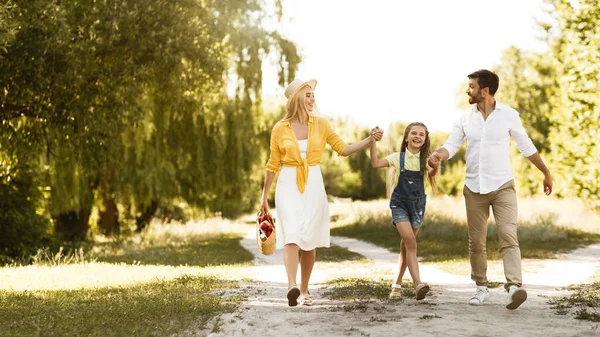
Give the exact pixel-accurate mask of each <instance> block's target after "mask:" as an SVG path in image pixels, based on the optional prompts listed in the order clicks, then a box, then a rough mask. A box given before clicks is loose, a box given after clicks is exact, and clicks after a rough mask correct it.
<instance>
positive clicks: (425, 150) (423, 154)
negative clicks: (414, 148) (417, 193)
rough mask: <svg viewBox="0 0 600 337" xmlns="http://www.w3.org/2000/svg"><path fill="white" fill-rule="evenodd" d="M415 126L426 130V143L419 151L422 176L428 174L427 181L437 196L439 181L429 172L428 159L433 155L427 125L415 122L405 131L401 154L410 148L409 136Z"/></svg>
mask: <svg viewBox="0 0 600 337" xmlns="http://www.w3.org/2000/svg"><path fill="white" fill-rule="evenodd" d="M414 126H421V127H423V128H424V129H425V141H424V142H423V146H421V150H419V152H420V154H419V160H420V161H421V175H423V174H427V180H429V185H431V190H432V192H433V194H437V192H438V187H437V180H436V178H435V175H434V176H430V175H429V172H428V171H427V157H429V155H430V154H431V140H430V139H429V129H427V126H425V124H423V123H421V122H414V123H410V124H408V126H407V127H406V129H404V137H403V138H402V145H401V146H400V152H404V151H406V148H407V147H408V141H407V138H408V134H409V133H410V130H411V129H412V128H413V127H414Z"/></svg>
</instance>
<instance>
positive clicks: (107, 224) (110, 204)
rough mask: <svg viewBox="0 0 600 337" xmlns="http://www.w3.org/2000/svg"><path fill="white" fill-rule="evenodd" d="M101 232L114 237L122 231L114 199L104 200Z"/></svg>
mask: <svg viewBox="0 0 600 337" xmlns="http://www.w3.org/2000/svg"><path fill="white" fill-rule="evenodd" d="M100 230H101V231H102V233H103V234H105V235H112V234H116V233H119V232H120V231H121V227H120V224H119V211H118V210H117V204H116V203H115V200H114V199H112V198H111V199H105V200H104V211H101V212H100Z"/></svg>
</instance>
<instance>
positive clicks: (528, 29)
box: [263, 0, 545, 131]
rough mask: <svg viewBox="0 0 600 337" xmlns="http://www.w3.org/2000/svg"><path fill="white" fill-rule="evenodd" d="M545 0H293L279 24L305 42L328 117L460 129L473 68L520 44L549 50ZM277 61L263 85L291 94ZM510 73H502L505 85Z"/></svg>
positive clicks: (303, 73)
mask: <svg viewBox="0 0 600 337" xmlns="http://www.w3.org/2000/svg"><path fill="white" fill-rule="evenodd" d="M542 4H543V0H452V1H450V0H418V1H417V0H412V1H410V0H370V1H364V0H284V19H283V22H282V23H281V24H280V25H279V26H278V30H279V31H280V32H282V33H283V34H284V36H286V37H287V38H289V39H290V40H292V41H294V42H295V43H296V45H297V46H298V47H299V50H300V53H301V55H302V57H303V61H302V63H301V64H300V67H299V71H298V73H297V77H298V78H300V79H303V80H308V79H311V78H316V79H317V80H318V85H317V90H316V91H315V96H316V100H317V105H318V107H319V111H320V114H321V115H326V116H332V117H333V116H336V115H342V116H350V118H351V119H353V120H355V121H357V122H359V123H361V124H364V125H366V126H369V127H373V126H375V125H379V126H381V127H384V128H385V127H387V126H388V125H389V123H390V122H392V121H397V120H400V121H404V122H412V121H421V122H423V123H425V125H427V126H428V127H429V129H430V131H450V129H451V127H452V123H453V122H454V120H455V119H456V118H457V117H458V114H459V111H458V110H457V108H456V106H457V102H458V97H459V94H458V92H459V91H460V92H463V91H464V90H465V89H466V87H465V88H461V87H460V86H461V84H462V83H463V81H465V79H466V75H468V74H469V73H471V72H472V71H475V70H477V69H481V68H488V69H489V68H492V67H493V66H495V65H497V64H498V63H499V60H500V56H501V54H502V51H503V50H504V49H506V48H508V47H509V46H510V45H515V46H517V47H520V48H524V49H527V50H535V51H544V50H545V49H544V44H543V43H541V42H540V41H538V40H537V36H539V35H540V32H541V30H540V29H539V28H537V26H536V20H538V19H541V18H543V17H544V14H543V7H542ZM276 79H277V76H276V74H275V70H274V68H270V67H268V66H267V67H265V78H264V85H263V92H264V94H266V95H277V96H283V88H279V87H278V86H277V83H276ZM501 89H502V79H500V90H501Z"/></svg>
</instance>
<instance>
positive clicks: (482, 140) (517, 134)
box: [442, 101, 537, 194]
mask: <svg viewBox="0 0 600 337" xmlns="http://www.w3.org/2000/svg"><path fill="white" fill-rule="evenodd" d="M465 137H466V138H467V154H466V162H467V175H466V178H465V185H467V187H468V188H469V189H470V190H471V191H473V192H475V193H480V194H488V193H490V192H493V191H495V190H497V189H498V188H499V187H500V186H502V185H503V184H505V183H506V182H508V181H510V180H511V179H513V175H512V167H511V166H510V137H512V138H513V139H514V140H515V142H516V144H517V148H518V149H519V151H521V153H522V154H523V155H524V156H525V157H529V156H531V155H533V154H535V153H536V152H537V149H536V148H535V145H533V142H532V141H531V138H529V136H528V135H527V132H526V131H525V128H523V124H522V123H521V119H520V118H519V113H518V112H517V111H516V110H515V109H512V108H510V107H508V106H506V105H504V104H501V103H499V102H497V101H496V108H495V109H494V110H493V111H492V112H491V113H490V115H489V116H488V118H487V120H485V121H484V120H483V116H482V114H481V113H480V112H479V111H478V110H477V104H474V105H473V107H472V108H471V109H469V110H468V111H465V112H464V113H463V114H462V115H461V116H460V118H459V119H458V120H457V121H456V122H455V123H454V126H453V128H452V131H451V132H450V136H449V137H448V140H447V141H446V143H445V144H444V145H443V146H442V147H443V148H445V149H446V150H447V151H448V153H449V154H450V157H449V158H448V159H450V158H452V157H453V156H454V155H455V154H456V151H457V150H458V149H459V148H460V146H461V145H462V142H463V139H464V138H465Z"/></svg>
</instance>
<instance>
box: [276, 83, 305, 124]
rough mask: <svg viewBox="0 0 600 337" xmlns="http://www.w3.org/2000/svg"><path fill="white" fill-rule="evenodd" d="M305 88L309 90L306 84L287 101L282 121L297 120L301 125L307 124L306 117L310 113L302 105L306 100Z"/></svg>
mask: <svg viewBox="0 0 600 337" xmlns="http://www.w3.org/2000/svg"><path fill="white" fill-rule="evenodd" d="M306 88H310V86H309V85H308V84H304V85H303V86H301V87H300V89H299V90H298V91H297V92H296V93H295V94H294V95H293V96H292V97H290V98H289V99H288V101H287V103H286V105H285V109H286V110H287V114H286V115H285V117H283V119H294V118H298V121H299V122H300V123H301V124H306V123H308V116H310V112H309V111H308V109H307V108H306V104H305V103H304V100H305V99H306Z"/></svg>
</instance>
